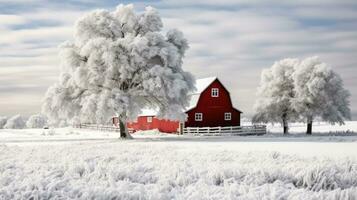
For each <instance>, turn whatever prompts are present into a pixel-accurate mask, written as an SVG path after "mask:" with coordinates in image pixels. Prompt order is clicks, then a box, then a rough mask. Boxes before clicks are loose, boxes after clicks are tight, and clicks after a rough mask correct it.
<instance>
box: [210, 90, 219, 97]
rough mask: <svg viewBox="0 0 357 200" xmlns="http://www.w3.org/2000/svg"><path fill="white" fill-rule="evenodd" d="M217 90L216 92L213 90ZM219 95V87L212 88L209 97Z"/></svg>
mask: <svg viewBox="0 0 357 200" xmlns="http://www.w3.org/2000/svg"><path fill="white" fill-rule="evenodd" d="M214 91H217V92H214ZM218 96H219V89H218V88H212V89H211V97H218Z"/></svg>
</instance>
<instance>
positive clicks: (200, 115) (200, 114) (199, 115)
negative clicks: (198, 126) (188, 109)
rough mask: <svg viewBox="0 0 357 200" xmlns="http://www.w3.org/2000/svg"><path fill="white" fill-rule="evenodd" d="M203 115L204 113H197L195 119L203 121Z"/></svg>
mask: <svg viewBox="0 0 357 200" xmlns="http://www.w3.org/2000/svg"><path fill="white" fill-rule="evenodd" d="M202 118H203V115H202V113H195V121H202Z"/></svg>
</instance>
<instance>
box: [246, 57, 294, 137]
mask: <svg viewBox="0 0 357 200" xmlns="http://www.w3.org/2000/svg"><path fill="white" fill-rule="evenodd" d="M298 64H299V61H298V60H297V59H283V60H280V61H278V62H275V63H274V65H273V66H272V67H271V68H269V69H265V70H263V72H262V74H261V81H260V85H259V87H258V91H257V100H256V103H255V106H254V109H255V114H254V116H253V118H252V121H253V123H259V122H263V123H268V122H271V123H274V122H278V123H281V124H282V126H283V127H284V134H287V133H288V123H289V121H292V120H295V119H296V118H297V113H296V112H295V110H294V109H292V106H291V103H292V100H293V98H294V97H295V94H294V82H293V77H292V74H293V72H294V68H295V66H297V65H298Z"/></svg>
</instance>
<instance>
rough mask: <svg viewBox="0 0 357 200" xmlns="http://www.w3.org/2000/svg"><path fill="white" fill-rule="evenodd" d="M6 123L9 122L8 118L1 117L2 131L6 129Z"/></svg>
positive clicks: (0, 126)
mask: <svg viewBox="0 0 357 200" xmlns="http://www.w3.org/2000/svg"><path fill="white" fill-rule="evenodd" d="M6 122H7V117H5V116H1V117H0V129H2V128H4V126H5V124H6Z"/></svg>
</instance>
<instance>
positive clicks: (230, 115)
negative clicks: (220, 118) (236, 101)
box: [224, 112, 232, 121]
mask: <svg viewBox="0 0 357 200" xmlns="http://www.w3.org/2000/svg"><path fill="white" fill-rule="evenodd" d="M228 116H229V117H228ZM224 120H225V121H231V120H232V113H230V112H225V113H224Z"/></svg>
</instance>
